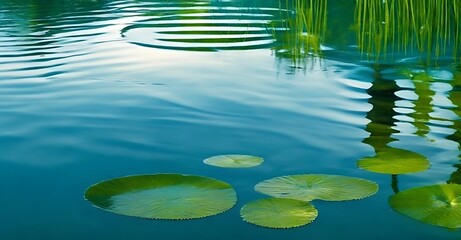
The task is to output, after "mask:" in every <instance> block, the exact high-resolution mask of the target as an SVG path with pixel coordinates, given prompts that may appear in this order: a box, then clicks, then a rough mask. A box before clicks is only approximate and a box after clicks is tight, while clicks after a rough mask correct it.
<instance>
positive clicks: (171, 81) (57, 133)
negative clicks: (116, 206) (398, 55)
mask: <svg viewBox="0 0 461 240" xmlns="http://www.w3.org/2000/svg"><path fill="white" fill-rule="evenodd" d="M248 6H252V8H251V9H250V10H249V8H248ZM277 6H278V4H277V2H276V1H267V2H265V1H245V2H237V1H211V2H210V1H195V2H193V4H192V3H190V2H186V1H161V0H158V1H136V0H123V1H122V0H120V1H65V3H61V2H60V3H57V2H54V1H32V0H30V1H25V2H24V1H19V0H17V1H15V0H0V150H1V151H0V190H1V191H0V194H1V195H0V197H1V198H0V214H1V219H2V221H1V222H2V223H1V224H0V239H3V240H9V239H150V238H154V239H214V240H217V239H266V240H269V239H274V240H275V239H322V240H325V239H428V240H436V239H441V240H442V239H443V240H449V239H453V240H454V239H458V240H459V239H461V233H460V231H457V230H447V229H444V228H441V227H435V226H431V225H427V224H424V223H421V222H417V221H415V220H412V219H410V218H407V217H405V216H402V215H400V214H398V213H397V212H395V211H393V210H392V209H391V208H390V207H389V205H388V203H387V200H388V198H389V196H391V195H392V194H393V193H394V192H393V189H392V186H391V185H392V180H391V176H389V175H384V174H377V173H371V172H367V171H364V170H361V169H358V168H357V167H356V161H357V160H358V159H360V158H362V157H366V156H371V155H373V154H374V151H373V147H372V146H370V145H368V144H366V140H365V139H367V138H368V137H369V136H370V134H372V133H370V132H369V130H368V131H367V125H368V124H370V123H371V122H379V123H381V124H386V125H388V127H389V129H392V130H391V131H392V132H393V133H392V138H393V139H394V141H392V142H391V143H390V145H391V146H393V147H398V148H403V149H406V150H410V151H414V152H417V153H420V154H423V155H424V156H426V157H427V158H428V159H429V160H430V161H431V168H430V169H429V170H428V171H425V172H421V173H416V174H409V175H401V176H398V188H399V189H401V190H404V189H408V188H411V187H416V186H425V185H431V184H436V183H444V182H446V181H448V180H449V179H450V178H453V176H455V177H456V176H459V175H460V174H461V173H460V170H459V169H458V168H459V165H458V168H457V167H456V166H455V164H459V163H460V157H459V155H460V140H459V139H460V138H459V134H460V127H461V125H460V117H461V99H460V98H461V94H460V92H461V90H460V85H459V83H460V76H461V73H460V72H459V71H458V72H457V71H456V70H455V69H454V68H453V67H452V66H451V65H450V64H448V65H446V66H445V67H442V68H441V69H436V70H433V72H431V74H432V75H433V76H436V78H435V79H433V80H431V81H430V82H427V83H426V85H424V86H425V88H424V89H425V91H426V92H425V93H426V95H424V96H426V97H427V98H428V99H426V100H428V101H429V103H425V102H424V98H423V97H419V96H418V93H419V92H417V91H419V90H420V89H422V88H421V87H418V85H417V83H416V85H415V82H414V81H412V80H410V79H409V78H408V77H405V76H404V75H402V74H399V72H398V70H396V68H392V67H385V68H383V69H381V70H380V71H379V72H377V71H376V70H375V69H374V68H373V67H372V66H369V65H367V64H363V62H362V61H360V59H350V58H347V59H345V58H344V56H343V55H342V53H335V52H334V49H333V50H330V51H332V52H331V53H329V55H330V56H331V57H327V58H325V59H318V58H310V59H307V62H306V64H305V65H303V66H295V65H293V63H292V62H291V60H290V59H284V58H280V57H277V56H276V53H274V51H273V50H271V44H274V41H275V40H274V39H271V38H270V36H271V35H270V33H268V32H267V31H264V30H265V29H266V24H267V21H268V19H270V18H271V16H273V15H272V14H274V15H275V14H276V12H277V11H278V10H277ZM197 8H198V9H202V10H203V9H204V10H203V11H204V12H205V13H203V12H202V13H201V14H199V13H198V12H197V11H195V10H194V11H192V9H197ZM178 9H186V10H189V11H191V12H192V13H193V14H195V16H193V18H192V19H195V18H198V19H199V21H197V20H194V21H195V22H194V24H195V25H199V27H202V28H204V29H205V30H207V31H208V33H206V34H205V35H206V36H204V37H210V36H212V37H213V36H220V35H222V33H221V32H219V31H221V29H220V28H221V27H222V26H217V25H213V24H212V25H210V24H208V25H207V23H209V21H210V20H206V21H200V19H201V18H205V19H206V18H207V17H209V15H207V12H213V13H214V14H215V15H213V16H222V15H225V16H226V18H223V19H221V21H223V22H224V23H223V24H224V25H225V27H226V26H227V28H229V26H230V27H232V29H233V31H234V33H233V34H234V35H235V36H234V38H235V39H236V41H232V42H228V43H223V42H219V41H218V43H216V42H215V43H203V44H201V45H194V43H193V42H192V43H186V42H184V37H186V38H187V34H185V33H184V32H181V31H186V29H185V28H186V27H187V24H190V23H191V22H189V21H191V19H189V18H185V17H184V16H183V15H184V14H185V15H187V14H190V12H189V13H188V12H187V11H184V12H178V11H180V10H178ZM230 13H234V14H230ZM220 14H221V15H220ZM242 14H247V15H248V16H249V17H248V16H247V17H244V18H245V19H246V20H245V21H244V23H243V24H242V23H241V22H239V21H240V20H241V18H242ZM158 16H164V17H163V18H161V19H160V20H161V21H166V22H162V23H158V21H160V20H158V19H156V18H157V17H158ZM175 17H176V18H175ZM172 19H173V20H172ZM174 19H176V20H174ZM178 19H179V20H178ZM239 19H240V20H239ZM248 19H250V20H251V21H249V20H248ZM216 21H217V20H216V19H213V20H212V21H211V23H216ZM178 22H179V23H178ZM204 22H207V23H204ZM149 24H150V25H149ZM201 24H202V25H203V26H201ZM153 25H155V26H153ZM250 25H251V26H250ZM159 26H160V27H159ZM245 26H247V27H248V28H250V27H251V28H254V29H252V31H253V30H254V31H256V32H258V33H255V34H260V36H259V35H258V36H256V37H257V39H253V40H254V41H253V40H251V41H245V36H248V35H245V34H248V33H246V31H247V30H248V29H247V30H245V29H246V28H245ZM188 30H190V29H188ZM196 30H197V29H196ZM161 31H170V35H168V37H170V38H172V39H173V40H176V42H170V41H162V40H161V39H163V38H160V37H157V35H158V34H161V33H159V32H161ZM171 31H173V33H171ZM213 31H216V32H213ZM225 31H230V30H229V29H225ZM248 31H249V30H248ZM194 37H196V36H194ZM259 37H260V38H261V39H259ZM159 39H160V40H159ZM146 42H147V44H146ZM178 42H179V44H178ZM180 43H183V44H180ZM347 56H349V55H347ZM350 56H356V55H355V54H350ZM341 59H342V60H341ZM377 75H380V76H379V77H377ZM437 76H438V78H437ZM383 86H384V87H385V86H390V88H388V89H387V90H385V91H383V94H377V93H375V92H373V91H371V89H372V88H373V87H376V88H380V87H383ZM385 89H386V88H385ZM380 106H387V107H385V109H380V108H379V107H380ZM229 153H238V154H252V155H257V156H261V157H263V158H264V159H265V162H264V164H262V165H261V166H258V167H256V168H250V169H223V168H216V167H212V166H208V165H205V164H203V163H202V161H203V159H205V158H207V157H210V156H213V155H219V154H229ZM456 171H458V173H456ZM153 173H187V174H195V175H203V176H208V177H212V178H216V179H219V180H222V181H225V182H228V183H230V184H231V185H233V186H234V187H235V189H236V191H237V193H238V197H239V200H238V203H237V205H236V206H235V207H234V208H232V209H231V210H229V211H228V212H225V213H223V214H220V215H217V216H213V217H208V218H204V219H198V220H187V221H159V220H145V219H137V218H133V217H126V216H119V215H115V214H112V213H109V212H105V211H102V210H100V209H97V208H95V207H93V206H92V205H91V204H90V203H89V202H88V201H86V200H84V198H83V193H84V191H85V189H86V188H87V187H88V186H90V185H92V184H94V183H96V182H99V181H103V180H106V179H111V178H115V177H121V176H126V175H134V174H153ZM302 173H322V174H338V175H346V176H355V177H361V178H366V179H369V180H372V181H375V182H377V183H378V184H379V185H380V190H379V192H378V193H377V194H376V195H374V196H373V197H370V198H367V199H364V200H359V201H350V202H322V201H314V202H313V204H314V205H315V206H316V208H317V209H318V210H319V216H318V218H317V219H316V220H315V221H314V222H313V223H312V224H310V225H307V226H304V227H300V228H294V229H284V230H274V229H268V228H262V227H258V226H255V225H251V224H249V223H246V222H243V221H242V220H241V218H240V216H239V209H240V208H241V207H242V206H243V205H244V204H245V203H247V202H249V201H252V200H256V199H259V198H261V197H264V196H263V195H262V194H259V193H256V192H255V191H254V190H253V187H254V185H255V184H256V183H258V182H260V181H262V180H265V179H268V178H272V177H275V176H281V175H288V174H302ZM452 174H453V175H452ZM394 184H395V182H394Z"/></svg>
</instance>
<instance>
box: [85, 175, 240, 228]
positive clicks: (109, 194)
mask: <svg viewBox="0 0 461 240" xmlns="http://www.w3.org/2000/svg"><path fill="white" fill-rule="evenodd" d="M85 199H87V200H88V201H90V202H91V203H92V204H93V205H94V206H96V207H99V208H101V209H104V210H107V211H109V212H113V213H117V214H121V215H127V216H133V217H141V218H151V219H177V220H179V219H193V218H202V217H207V216H212V215H216V214H219V213H222V212H224V211H227V210H228V209H230V208H232V207H233V206H234V205H235V203H236V202H237V194H236V192H235V190H234V188H233V187H232V186H231V185H229V184H228V183H225V182H222V181H218V180H216V179H212V178H208V177H202V176H194V175H182V174H154V175H137V176H127V177H122V178H115V179H111V180H107V181H103V182H100V183H97V184H95V185H93V186H91V187H89V188H88V189H87V190H86V192H85Z"/></svg>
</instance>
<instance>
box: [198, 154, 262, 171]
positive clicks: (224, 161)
mask: <svg viewBox="0 0 461 240" xmlns="http://www.w3.org/2000/svg"><path fill="white" fill-rule="evenodd" d="M263 161H264V160H263V159H262V158H260V157H256V156H251V155H239V154H229V155H218V156H213V157H210V158H207V159H205V160H203V162H204V163H206V164H208V165H212V166H216V167H225V168H249V167H255V166H258V165H260V164H261V163H262V162H263Z"/></svg>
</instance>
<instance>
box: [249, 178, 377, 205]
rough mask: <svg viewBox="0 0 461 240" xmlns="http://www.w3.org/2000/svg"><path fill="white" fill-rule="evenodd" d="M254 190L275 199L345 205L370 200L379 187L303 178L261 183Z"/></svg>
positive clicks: (361, 181)
mask: <svg viewBox="0 0 461 240" xmlns="http://www.w3.org/2000/svg"><path fill="white" fill-rule="evenodd" d="M255 190H256V191H258V192H260V193H263V194H267V195H269V196H272V197H276V198H291V199H298V200H301V201H312V200H314V199H321V200H326V201H344V200H355V199H361V198H365V197H369V196H371V195H373V194H375V193H376V192H377V191H378V184H376V183H374V182H372V181H369V180H365V179H361V178H354V177H346V176H338V175H324V174H302V175H291V176H282V177H276V178H272V179H269V180H265V181H262V182H260V183H258V184H257V185H256V186H255Z"/></svg>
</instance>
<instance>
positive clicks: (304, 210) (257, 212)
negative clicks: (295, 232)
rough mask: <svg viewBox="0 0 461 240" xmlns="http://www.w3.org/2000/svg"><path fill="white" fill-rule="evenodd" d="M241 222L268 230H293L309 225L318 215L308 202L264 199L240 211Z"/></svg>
mask: <svg viewBox="0 0 461 240" xmlns="http://www.w3.org/2000/svg"><path fill="white" fill-rule="evenodd" d="M240 215H241V216H242V218H243V220H245V221H247V222H249V223H252V224H256V225H258V226H262V227H268V228H293V227H299V226H303V225H306V224H309V223H311V222H313V221H314V220H315V218H316V217H317V215H318V211H317V209H316V208H315V207H314V206H312V204H310V203H308V202H303V201H299V200H295V199H286V198H285V199H284V198H266V199H259V200H256V201H253V202H249V203H247V204H246V205H244V206H243V207H242V209H240Z"/></svg>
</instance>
